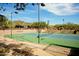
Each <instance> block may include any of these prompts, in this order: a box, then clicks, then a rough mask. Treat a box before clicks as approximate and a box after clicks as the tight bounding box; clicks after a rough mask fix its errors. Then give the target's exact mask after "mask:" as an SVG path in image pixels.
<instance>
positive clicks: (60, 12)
mask: <svg viewBox="0 0 79 59" xmlns="http://www.w3.org/2000/svg"><path fill="white" fill-rule="evenodd" d="M45 5H46V6H45V7H40V20H41V21H45V22H47V21H48V20H49V23H50V24H62V23H63V19H64V23H68V22H70V23H75V24H79V3H70V4H67V3H65V4H61V3H53V4H45ZM0 6H4V7H5V8H6V11H5V12H3V11H1V10H0V14H2V15H5V16H6V17H7V18H9V20H10V19H11V17H10V16H11V12H14V11H15V10H14V8H13V6H14V4H8V5H6V4H2V3H1V4H0ZM37 8H38V6H37V5H35V6H32V5H31V4H29V5H27V6H26V10H24V11H20V12H19V13H18V14H14V13H13V14H12V15H13V20H22V21H26V22H36V21H38V12H37Z"/></svg>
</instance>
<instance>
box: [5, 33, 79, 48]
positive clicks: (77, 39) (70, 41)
mask: <svg viewBox="0 0 79 59" xmlns="http://www.w3.org/2000/svg"><path fill="white" fill-rule="evenodd" d="M37 36H38V34H37V33H22V34H13V35H12V39H15V40H19V41H29V42H33V43H38V38H37ZM5 37H8V38H11V35H6V36H5ZM40 44H49V45H59V46H64V47H70V48H79V35H74V34H48V33H41V34H40Z"/></svg>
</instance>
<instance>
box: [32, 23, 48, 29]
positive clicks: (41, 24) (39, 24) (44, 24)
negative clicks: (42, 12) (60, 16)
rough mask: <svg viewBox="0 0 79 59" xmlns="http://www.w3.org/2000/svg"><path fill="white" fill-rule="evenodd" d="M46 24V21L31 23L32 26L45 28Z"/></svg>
mask: <svg viewBox="0 0 79 59" xmlns="http://www.w3.org/2000/svg"><path fill="white" fill-rule="evenodd" d="M47 26H48V24H46V22H34V23H32V24H31V27H32V28H41V29H43V28H46V27H47Z"/></svg>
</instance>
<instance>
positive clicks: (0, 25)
mask: <svg viewBox="0 0 79 59" xmlns="http://www.w3.org/2000/svg"><path fill="white" fill-rule="evenodd" d="M7 20H8V19H7V18H6V17H5V16H4V15H0V29H5V28H6V24H7Z"/></svg>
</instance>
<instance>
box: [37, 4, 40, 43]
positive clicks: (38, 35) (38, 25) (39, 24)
mask: <svg viewBox="0 0 79 59" xmlns="http://www.w3.org/2000/svg"><path fill="white" fill-rule="evenodd" d="M37 5H38V36H37V38H38V44H39V43H40V3H38V4H37Z"/></svg>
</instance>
